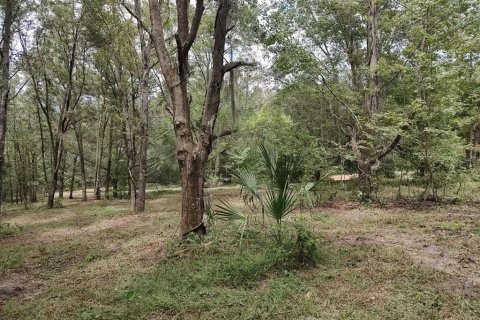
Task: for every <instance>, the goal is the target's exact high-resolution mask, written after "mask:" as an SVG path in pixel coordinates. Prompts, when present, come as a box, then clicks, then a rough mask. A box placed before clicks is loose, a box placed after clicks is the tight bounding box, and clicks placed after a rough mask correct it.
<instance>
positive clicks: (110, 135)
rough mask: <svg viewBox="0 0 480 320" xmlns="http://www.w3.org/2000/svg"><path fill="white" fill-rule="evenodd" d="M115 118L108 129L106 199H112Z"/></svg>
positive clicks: (111, 120)
mask: <svg viewBox="0 0 480 320" xmlns="http://www.w3.org/2000/svg"><path fill="white" fill-rule="evenodd" d="M112 123H113V118H112V117H110V124H109V128H108V158H107V170H106V172H105V198H107V199H110V198H111V195H110V183H111V180H112V146H113V124H112Z"/></svg>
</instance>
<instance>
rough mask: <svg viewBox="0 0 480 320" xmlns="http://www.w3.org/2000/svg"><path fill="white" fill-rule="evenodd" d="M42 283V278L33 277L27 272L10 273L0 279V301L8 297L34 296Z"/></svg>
mask: <svg viewBox="0 0 480 320" xmlns="http://www.w3.org/2000/svg"><path fill="white" fill-rule="evenodd" d="M43 285H44V281H43V280H40V279H33V278H31V277H29V275H28V274H25V273H10V274H9V275H8V276H7V277H5V278H3V279H0V301H1V300H4V299H6V298H10V297H21V298H25V299H28V298H31V297H34V296H35V295H37V294H38V293H40V292H41V290H42V287H43ZM0 305H1V303H0Z"/></svg>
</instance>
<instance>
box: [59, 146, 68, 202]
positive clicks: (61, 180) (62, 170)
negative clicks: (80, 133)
mask: <svg viewBox="0 0 480 320" xmlns="http://www.w3.org/2000/svg"><path fill="white" fill-rule="evenodd" d="M66 158H67V151H66V150H65V151H64V154H63V158H62V162H61V165H60V171H59V173H58V184H59V185H58V198H59V199H63V190H64V187H65V161H66Z"/></svg>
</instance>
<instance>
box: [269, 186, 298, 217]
mask: <svg viewBox="0 0 480 320" xmlns="http://www.w3.org/2000/svg"><path fill="white" fill-rule="evenodd" d="M295 202H296V197H295V191H294V190H292V189H291V188H290V187H289V183H288V182H287V185H286V188H285V189H283V190H280V191H276V190H274V189H273V188H270V189H269V190H268V192H267V194H266V196H265V207H266V208H267V212H268V213H269V214H270V215H271V216H272V217H273V218H274V219H275V221H276V222H277V223H281V221H282V219H283V218H284V217H285V216H286V215H287V214H289V213H290V212H292V211H293V210H294V209H295Z"/></svg>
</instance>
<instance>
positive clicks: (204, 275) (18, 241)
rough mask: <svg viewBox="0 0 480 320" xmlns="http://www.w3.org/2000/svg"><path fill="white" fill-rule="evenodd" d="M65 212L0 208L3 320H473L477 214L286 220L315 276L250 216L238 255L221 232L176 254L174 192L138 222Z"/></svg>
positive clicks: (396, 211) (360, 209)
mask: <svg viewBox="0 0 480 320" xmlns="http://www.w3.org/2000/svg"><path fill="white" fill-rule="evenodd" d="M211 196H212V199H218V198H219V197H228V198H230V199H236V198H238V191H237V190H236V189H230V190H228V189H227V190H221V192H219V193H218V194H212V195H211ZM239 203H241V201H239ZM63 204H64V207H63V208H58V209H55V210H53V211H47V210H45V209H42V208H40V207H38V208H35V209H30V210H20V209H18V208H16V207H9V208H8V209H7V213H6V216H5V217H4V218H3V221H2V223H3V224H6V223H9V224H11V225H15V226H16V227H15V231H14V232H7V233H8V235H7V234H5V235H2V236H1V237H0V319H49V320H50V319H172V318H173V319H228V318H229V319H232V318H233V319H315V318H318V319H399V318H402V319H443V318H449V319H478V318H479V317H480V294H479V292H480V291H479V290H478V289H479V288H480V287H479V283H477V282H476V281H477V278H475V275H477V276H478V274H480V273H478V269H479V266H478V265H479V264H480V232H479V230H480V219H478V218H479V213H478V210H477V208H476V207H475V206H474V205H461V206H460V205H459V206H443V207H431V208H422V209H421V210H412V209H406V208H401V207H400V208H398V207H393V208H389V209H385V208H378V207H372V206H360V205H358V204H355V203H345V202H335V203H334V204H332V205H330V206H329V207H324V208H319V209H316V210H313V211H305V212H296V213H295V214H294V216H293V217H292V219H297V218H300V217H302V218H303V219H304V220H305V222H306V224H307V225H308V226H309V227H310V228H311V229H312V230H315V234H316V235H317V236H318V239H317V245H318V247H319V248H320V250H319V251H320V254H319V257H318V259H317V263H316V265H315V266H311V267H300V266H299V265H298V264H296V263H294V260H292V250H291V248H292V247H291V246H289V244H292V243H293V241H294V238H292V239H293V240H291V241H285V243H284V245H283V246H279V245H277V244H275V242H274V241H273V240H272V237H271V235H270V233H269V232H266V231H265V230H264V229H262V227H261V225H260V222H261V219H260V218H259V219H257V223H255V222H254V225H253V228H252V230H251V231H250V232H249V233H247V235H246V238H245V239H244V242H243V244H242V246H241V247H240V246H239V236H238V234H237V233H236V231H235V230H234V229H232V228H231V227H230V226H228V225H225V224H221V223H220V224H218V225H216V226H215V228H214V229H212V231H213V232H212V233H211V234H210V235H209V236H208V237H206V238H205V239H203V240H202V241H193V243H191V244H188V245H183V246H178V244H177V243H176V241H175V232H176V227H177V223H178V220H177V212H178V205H179V195H178V194H177V193H169V194H164V195H162V196H161V197H160V198H152V199H151V200H149V202H148V204H147V211H146V213H145V214H143V215H138V216H133V215H130V214H129V211H128V201H124V200H122V201H114V202H111V203H109V202H107V201H102V202H88V203H81V202H78V201H76V200H74V201H66V200H65V201H64V203H63ZM267 230H268V229H267ZM287 239H289V238H288V237H287ZM197 240H198V239H197ZM447 259H448V260H447ZM432 261H433V262H432ZM435 263H437V264H435ZM442 263H445V265H444V264H442ZM446 265H448V266H449V267H448V268H444V266H446Z"/></svg>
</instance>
